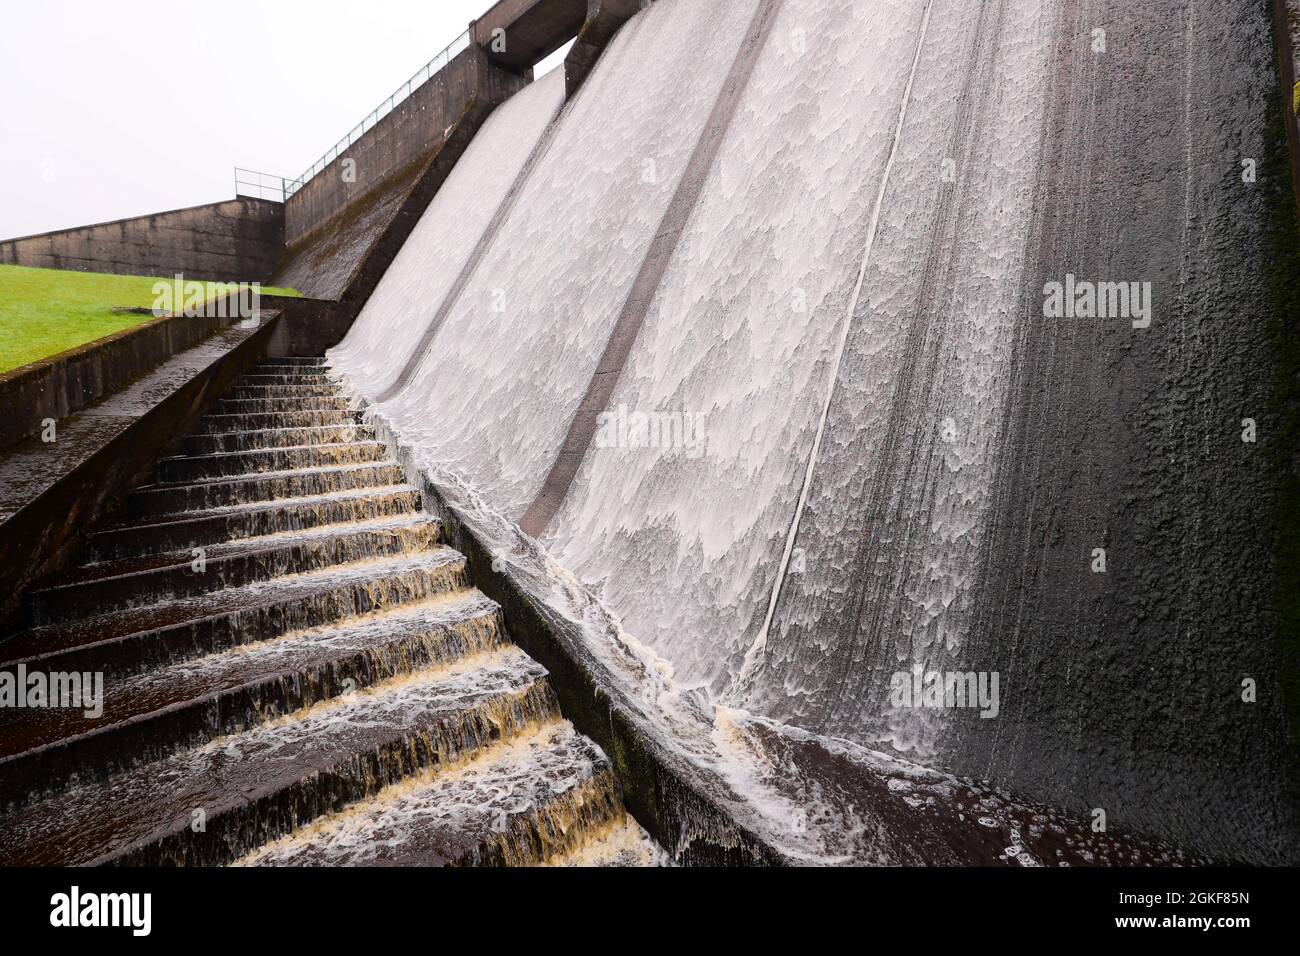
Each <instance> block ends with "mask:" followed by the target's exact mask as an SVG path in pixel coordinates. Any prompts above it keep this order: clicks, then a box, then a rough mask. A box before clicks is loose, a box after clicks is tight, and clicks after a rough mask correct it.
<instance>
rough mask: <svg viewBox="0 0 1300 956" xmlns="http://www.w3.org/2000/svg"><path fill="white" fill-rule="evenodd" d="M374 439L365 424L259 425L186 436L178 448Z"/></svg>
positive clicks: (216, 450) (191, 451)
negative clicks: (253, 428)
mask: <svg viewBox="0 0 1300 956" xmlns="http://www.w3.org/2000/svg"><path fill="white" fill-rule="evenodd" d="M374 439H375V430H374V429H373V428H371V427H370V426H368V425H324V426H321V427H318V428H262V429H258V430H257V431H240V432H227V433H226V434H224V435H190V436H188V437H186V438H185V439H184V440H183V442H182V447H183V449H184V451H185V453H186V454H187V455H217V454H221V453H223V452H233V451H254V450H256V449H259V448H294V447H301V446H305V445H338V444H342V443H344V442H353V441H374Z"/></svg>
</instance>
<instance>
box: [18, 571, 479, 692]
mask: <svg viewBox="0 0 1300 956" xmlns="http://www.w3.org/2000/svg"><path fill="white" fill-rule="evenodd" d="M467 587H469V580H468V577H467V575H466V573H465V559H464V557H462V556H461V555H460V554H458V553H457V552H455V551H453V550H452V549H451V548H447V547H442V546H437V547H434V548H431V549H429V550H428V551H426V552H423V553H420V554H414V555H401V556H399V557H395V558H385V559H382V560H372V561H362V562H358V563H356V564H349V565H342V566H340V567H333V568H326V569H324V570H321V571H314V572H311V573H309V574H300V575H295V576H292V577H286V578H278V579H275V580H272V581H266V582H259V583H256V584H249V585H245V586H243V587H238V588H228V589H226V590H225V591H218V592H215V593H212V594H203V595H199V596H197V597H192V598H186V599H183V600H178V601H173V602H170V603H164V604H160V605H157V606H155V607H147V608H130V609H126V610H121V611H113V612H111V613H109V614H104V615H100V616H98V617H88V618H81V619H78V620H76V621H69V622H65V623H59V624H49V625H45V626H43V627H35V628H30V629H28V630H26V631H22V632H20V633H18V634H16V635H15V636H14V637H12V638H11V639H10V640H8V641H6V642H5V643H4V644H0V668H12V667H16V666H17V665H18V664H20V663H21V664H24V665H25V666H26V667H27V669H28V671H29V672H31V671H36V670H39V671H43V672H54V671H59V672H74V671H75V672H78V673H87V672H89V673H96V672H102V673H105V674H114V675H121V674H129V673H135V672H137V671H140V670H143V669H145V668H148V667H157V666H162V665H164V664H169V663H172V662H175V661H179V660H191V659H194V658H197V657H203V656H205V655H208V654H214V653H218V652H220V651H223V650H225V649H226V648H228V647H233V646H236V645H240V644H249V643H253V642H255V641H262V640H269V639H271V638H274V637H279V636H281V635H284V634H287V633H289V632H290V631H297V630H303V629H306V628H312V627H321V626H323V625H326V624H332V623H335V622H339V621H346V620H349V619H351V618H355V617H358V616H360V615H362V614H368V613H370V612H371V611H376V610H380V609H382V608H391V607H398V606H400V605H404V604H411V603H414V602H416V601H423V600H427V599H429V598H431V597H434V596H436V595H440V594H447V593H449V592H452V591H459V590H464V589H465V588H467Z"/></svg>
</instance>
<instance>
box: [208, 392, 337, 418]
mask: <svg viewBox="0 0 1300 956" xmlns="http://www.w3.org/2000/svg"><path fill="white" fill-rule="evenodd" d="M348 408H349V402H348V400H347V399H346V398H344V397H343V396H341V395H295V396H284V397H279V398H241V399H234V398H223V399H220V400H219V401H218V402H217V409H216V413H217V414H219V415H265V414H268V413H272V412H292V411H298V410H303V411H319V410H328V409H332V410H335V411H347V410H348Z"/></svg>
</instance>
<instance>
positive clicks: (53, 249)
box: [0, 197, 285, 282]
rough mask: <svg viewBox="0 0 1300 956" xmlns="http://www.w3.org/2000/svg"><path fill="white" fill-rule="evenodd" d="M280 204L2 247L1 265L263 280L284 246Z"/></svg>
mask: <svg viewBox="0 0 1300 956" xmlns="http://www.w3.org/2000/svg"><path fill="white" fill-rule="evenodd" d="M284 223H285V209H284V206H283V205H282V204H281V203H277V202H270V201H268V200H264V199H253V198H250V197H240V198H237V199H229V200H226V201H224V202H217V203H209V204H207V205H203V206H191V207H188V208H185V209H174V210H171V211H168V212H159V213H153V214H152V215H148V216H136V217H134V218H131V219H117V220H114V221H112V222H103V223H97V224H95V225H90V226H80V227H78V228H75V229H62V230H59V231H56V232H46V233H41V234H39V235H35V236H24V237H22V238H19V239H8V240H5V241H3V242H0V263H5V264H8V265H19V266H33V267H36V268H42V269H69V270H73V271H76V272H107V273H113V274H115V275H145V276H148V275H172V274H174V273H177V272H183V273H185V274H186V275H187V276H189V277H190V278H193V279H206V280H212V281H216V282H258V281H262V280H264V279H266V278H267V277H268V276H270V274H271V273H272V272H274V271H275V267H276V264H277V263H278V262H279V261H280V256H281V253H282V252H283V249H284Z"/></svg>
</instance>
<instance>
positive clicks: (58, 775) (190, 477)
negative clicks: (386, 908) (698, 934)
mask: <svg viewBox="0 0 1300 956" xmlns="http://www.w3.org/2000/svg"><path fill="white" fill-rule="evenodd" d="M178 450H180V451H182V452H183V454H181V455H179V456H177V457H171V458H165V459H163V460H162V461H160V462H159V463H158V467H157V475H156V478H157V482H156V483H155V484H150V485H147V486H145V487H142V488H139V489H137V490H136V491H135V492H133V493H132V494H131V495H130V497H129V499H128V501H127V502H126V507H127V510H128V512H129V515H130V516H131V519H130V520H129V522H128V523H126V524H123V525H121V526H119V527H114V528H110V529H108V530H105V531H102V532H100V533H98V534H96V535H95V536H94V538H93V543H92V551H93V553H92V555H91V558H92V560H91V561H90V562H89V563H87V564H86V565H84V566H83V567H81V568H78V569H77V570H75V571H74V572H72V573H70V574H68V575H66V576H65V577H63V578H61V579H59V580H56V581H51V582H48V583H46V584H45V586H43V587H41V588H40V589H39V590H37V591H35V592H34V593H31V594H29V595H28V609H29V617H30V622H31V627H30V628H29V629H28V630H26V631H24V632H22V633H19V634H17V635H14V636H13V637H12V638H10V639H9V640H7V641H5V642H4V643H3V644H0V671H8V672H11V673H15V674H17V673H18V669H19V667H20V666H21V667H22V668H25V671H26V673H28V674H33V673H39V674H54V673H64V674H66V673H81V674H96V673H98V674H102V675H103V682H104V683H103V686H104V709H103V713H102V714H99V715H94V716H87V715H86V713H85V712H84V709H83V708H82V707H81V706H78V707H76V708H69V707H57V708H53V707H40V706H32V707H28V708H23V709H9V708H6V709H4V710H2V711H0V807H2V808H3V812H2V813H0V833H3V834H4V839H3V840H0V865H21V864H101V863H126V864H190V865H194V864H198V865H221V864H228V863H234V862H240V863H246V864H250V865H347V864H367V863H384V864H414V865H442V864H461V865H463V864H498V865H530V864H538V863H556V864H566V863H569V864H583V865H596V864H608V865H639V864H651V863H657V862H661V861H662V859H661V854H660V852H659V850H658V849H657V847H655V845H654V844H653V843H652V842H651V841H650V839H649V838H648V837H647V836H646V835H645V833H644V832H643V831H641V829H640V828H639V827H638V826H637V825H636V823H635V822H634V821H632V819H631V818H630V817H629V816H627V815H626V813H625V812H624V809H623V804H622V800H621V795H620V792H619V787H618V783H617V781H616V779H615V777H614V775H613V772H612V770H611V768H610V765H609V762H608V760H607V759H606V757H605V755H604V754H603V753H601V752H600V750H599V748H597V747H596V746H595V745H594V744H593V743H591V742H590V741H589V740H587V739H585V738H584V737H582V736H581V735H580V734H578V733H577V732H576V731H575V730H574V729H573V727H572V726H571V725H569V724H568V723H567V722H566V721H564V720H563V719H562V717H561V715H560V713H559V708H558V704H557V701H556V698H555V695H554V693H553V692H552V690H551V688H550V685H549V683H548V680H547V674H546V672H545V671H544V669H543V668H542V667H541V666H540V665H538V664H537V663H536V662H534V661H532V660H531V659H530V658H529V657H528V656H527V655H525V654H524V653H523V652H522V651H521V650H520V649H519V648H517V647H515V646H514V645H513V644H512V643H511V642H510V639H509V636H508V634H507V633H506V629H505V624H504V621H503V620H502V615H501V612H500V609H499V608H498V607H497V606H496V605H495V604H494V603H493V602H492V601H491V600H489V599H488V598H487V597H485V596H484V595H483V594H482V593H481V592H479V591H478V590H476V589H475V588H474V587H473V584H472V582H471V581H470V580H469V577H468V574H467V571H466V563H465V560H464V558H463V557H462V556H461V555H460V554H458V553H457V552H455V551H453V550H452V549H450V548H448V547H446V546H445V545H444V544H442V543H441V535H440V528H439V526H438V524H437V522H436V521H435V520H434V519H433V518H431V517H430V516H429V515H427V514H425V513H424V512H422V511H421V510H420V495H419V492H418V491H417V490H416V489H414V488H412V487H410V486H408V485H406V484H404V480H403V473H402V471H401V469H400V468H399V467H398V465H397V464H396V463H395V462H393V461H392V460H391V458H390V457H389V455H388V452H387V449H386V447H385V446H384V445H383V444H381V443H379V442H377V441H375V437H374V433H373V432H372V431H371V430H370V429H369V428H368V427H366V426H365V425H364V424H363V423H362V421H361V418H360V415H359V414H358V413H357V412H356V411H354V410H352V409H350V408H349V406H348V403H347V401H346V400H345V399H344V398H343V397H342V396H341V395H340V394H339V392H338V390H337V389H336V387H335V386H334V384H333V383H332V382H331V381H330V379H329V378H328V376H327V374H326V372H325V370H324V369H323V368H322V367H321V364H320V360H319V359H277V360H273V361H270V362H267V363H266V364H264V365H261V366H259V367H257V368H256V369H254V370H253V371H252V373H251V374H249V375H247V376H245V377H244V378H243V380H242V381H241V382H240V383H239V384H238V386H237V387H236V388H235V389H234V390H233V391H232V392H231V393H230V394H229V395H228V396H227V397H226V398H223V399H222V400H221V401H220V407H219V408H216V409H213V413H212V414H210V415H208V416H207V417H205V418H204V419H203V420H202V422H201V425H200V427H199V429H198V430H197V431H196V433H194V434H192V435H189V436H187V437H185V438H184V439H183V441H182V447H181V448H180V449H178Z"/></svg>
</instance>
